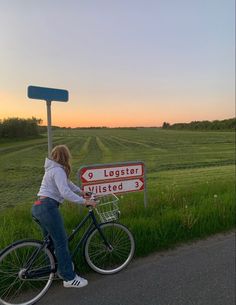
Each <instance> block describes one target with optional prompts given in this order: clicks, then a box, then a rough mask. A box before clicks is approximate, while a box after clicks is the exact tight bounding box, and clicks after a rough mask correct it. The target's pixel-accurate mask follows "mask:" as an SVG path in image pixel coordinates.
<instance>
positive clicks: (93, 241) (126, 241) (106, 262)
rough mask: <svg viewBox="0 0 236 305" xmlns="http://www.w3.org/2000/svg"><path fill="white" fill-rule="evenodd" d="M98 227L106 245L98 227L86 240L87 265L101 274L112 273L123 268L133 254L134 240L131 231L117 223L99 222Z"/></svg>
mask: <svg viewBox="0 0 236 305" xmlns="http://www.w3.org/2000/svg"><path fill="white" fill-rule="evenodd" d="M100 228H101V230H102V233H103V235H104V236H105V239H106V241H107V242H108V244H109V245H110V247H108V246H107V245H106V244H105V242H104V239H103V238H102V236H101V234H100V232H99V231H98V229H95V230H94V231H92V232H91V234H90V235H89V237H88V238H87V240H86V243H85V248H84V255H85V259H86V261H87V263H88V265H89V266H90V267H91V268H92V269H93V270H94V271H96V272H98V273H101V274H114V273H116V272H119V271H120V270H122V269H123V268H125V267H126V266H127V265H128V264H129V262H130V261H131V259H132V257H133V255H134V249H135V242H134V238H133V235H132V233H131V232H130V231H129V230H128V229H127V228H126V227H125V226H124V225H121V224H118V223H105V224H101V225H100Z"/></svg>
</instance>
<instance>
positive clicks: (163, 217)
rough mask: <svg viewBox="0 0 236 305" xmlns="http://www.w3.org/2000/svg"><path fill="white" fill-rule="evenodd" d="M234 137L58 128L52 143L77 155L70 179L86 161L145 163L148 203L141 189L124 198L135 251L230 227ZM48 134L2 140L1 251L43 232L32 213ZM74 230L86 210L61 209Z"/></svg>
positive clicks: (228, 134)
mask: <svg viewBox="0 0 236 305" xmlns="http://www.w3.org/2000/svg"><path fill="white" fill-rule="evenodd" d="M234 137H235V135H234V133H233V132H191V131H167V130H161V129H157V128H145V129H143V128H140V129H92V130H64V129H59V130H56V131H55V132H54V137H53V140H54V145H55V144H67V145H68V147H69V148H70V150H71V152H72V155H73V162H72V165H73V173H72V177H71V179H72V181H74V182H75V183H76V182H77V183H78V180H77V177H76V173H77V170H78V169H79V168H80V166H82V165H90V164H101V163H112V162H122V161H144V162H145V165H146V169H147V195H148V207H147V208H146V209H145V208H144V205H143V193H142V192H140V193H136V194H134V193H132V194H125V195H123V196H122V197H121V198H120V199H121V200H120V206H121V211H122V217H121V219H120V221H121V222H122V223H124V224H126V225H128V226H129V228H130V229H131V230H132V231H133V233H134V235H135V239H136V244H137V250H136V255H145V254H147V253H149V252H151V251H156V250H159V249H163V248H167V247H170V246H172V245H175V244H176V243H178V242H182V241H187V240H190V239H194V238H200V237H204V236H207V235H210V234H213V233H216V232H220V231H225V230H230V229H232V228H233V227H234V225H235V219H234V215H235V188H234V187H235V175H234V162H235V146H234V145H235V138H234ZM46 155H47V138H46V136H45V137H42V138H39V139H34V140H25V141H15V142H12V141H5V142H0V211H1V215H0V235H1V241H0V248H3V247H4V246H6V245H7V244H8V243H10V242H12V241H13V240H16V239H19V238H25V237H40V233H39V230H38V228H37V227H36V225H35V224H33V221H32V220H31V216H30V207H31V204H32V203H33V201H34V200H35V197H36V194H37V191H38V189H39V186H40V182H41V179H42V176H43V173H44V169H43V164H44V158H45V157H46ZM62 213H63V214H64V218H65V223H66V227H67V229H68V230H71V229H72V227H73V225H75V224H76V222H77V221H78V219H80V218H81V216H82V215H83V212H82V211H81V209H80V208H78V207H77V206H76V205H73V204H70V203H65V204H64V206H63V208H62Z"/></svg>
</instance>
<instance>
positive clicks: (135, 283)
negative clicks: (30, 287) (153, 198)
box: [37, 232, 235, 305]
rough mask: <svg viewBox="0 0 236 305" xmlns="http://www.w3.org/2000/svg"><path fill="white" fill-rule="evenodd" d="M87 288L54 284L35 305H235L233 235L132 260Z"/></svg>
mask: <svg viewBox="0 0 236 305" xmlns="http://www.w3.org/2000/svg"><path fill="white" fill-rule="evenodd" d="M87 279H88V280H89V285H88V286H87V287H84V288H81V289H68V288H67V289H65V288H63V287H62V283H61V282H57V283H56V284H55V285H54V286H53V287H52V288H50V289H49V291H48V292H47V294H46V295H45V296H44V297H43V299H42V300H41V301H39V302H38V303H37V304H38V305H46V304H47V305H235V233H232V232H231V233H229V234H226V235H217V236H214V237H211V238H209V239H207V240H203V241H198V242H196V243H193V244H189V245H184V246H181V247H179V248H177V249H175V250H171V251H167V252H162V253H158V254H153V255H151V256H149V257H145V258H141V259H137V260H135V261H134V262H133V263H131V264H130V265H129V267H128V268H127V269H125V270H124V271H121V272H120V273H118V274H116V275H110V276H109V275H107V276H102V275H98V274H95V273H91V274H89V275H88V277H87Z"/></svg>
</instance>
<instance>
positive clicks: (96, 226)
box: [25, 208, 112, 278]
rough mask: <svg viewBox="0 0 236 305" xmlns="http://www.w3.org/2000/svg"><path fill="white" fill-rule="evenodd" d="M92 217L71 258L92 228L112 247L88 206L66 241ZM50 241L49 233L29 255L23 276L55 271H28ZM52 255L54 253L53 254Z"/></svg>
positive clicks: (32, 276)
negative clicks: (85, 214) (86, 212)
mask: <svg viewBox="0 0 236 305" xmlns="http://www.w3.org/2000/svg"><path fill="white" fill-rule="evenodd" d="M89 219H92V222H91V224H90V225H89V227H88V229H87V230H86V231H85V233H84V234H83V236H82V238H81V239H80V241H79V242H78V244H77V245H76V247H75V249H74V251H73V252H72V254H71V258H73V257H74V256H75V254H76V252H77V251H78V249H79V248H80V246H81V245H82V244H83V243H84V242H85V240H86V239H87V238H88V236H89V234H90V233H91V232H92V231H93V230H94V229H97V230H98V231H99V233H100V235H101V237H102V239H103V241H104V244H105V245H106V246H107V247H108V248H109V249H112V246H111V245H110V244H109V243H108V242H107V240H106V237H105V236H104V234H103V232H102V230H101V228H100V224H99V223H98V221H97V219H96V217H95V215H94V211H93V210H92V209H91V208H90V210H89V213H88V215H87V216H85V217H84V219H83V220H82V221H81V222H80V223H79V224H78V226H76V228H75V229H74V230H73V231H72V233H71V234H70V235H69V237H68V242H70V241H71V240H72V239H73V238H74V236H75V235H76V234H77V232H78V231H79V230H80V229H81V228H82V227H83V226H84V224H85V223H86V222H87V221H88V220H89ZM51 242H52V241H51V240H50V238H49V235H47V236H46V237H45V238H44V241H43V243H42V246H41V247H39V248H38V249H37V250H36V251H35V252H34V253H33V254H32V256H31V257H30V259H29V260H28V262H27V264H26V266H25V269H26V270H25V271H26V273H25V278H37V277H41V276H44V275H48V274H50V273H51V272H56V270H52V269H50V270H49V269H45V268H41V269H39V270H34V271H29V272H28V270H29V269H30V267H31V266H32V265H33V262H34V260H35V259H36V257H37V255H38V254H39V253H40V251H41V250H42V249H43V248H45V247H48V246H49V245H50V243H51ZM53 256H54V254H53Z"/></svg>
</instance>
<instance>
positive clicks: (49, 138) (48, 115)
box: [46, 101, 52, 157]
mask: <svg viewBox="0 0 236 305" xmlns="http://www.w3.org/2000/svg"><path fill="white" fill-rule="evenodd" d="M46 102H47V118H48V126H47V129H48V157H50V155H51V151H52V127H51V126H52V120H51V101H46Z"/></svg>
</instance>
